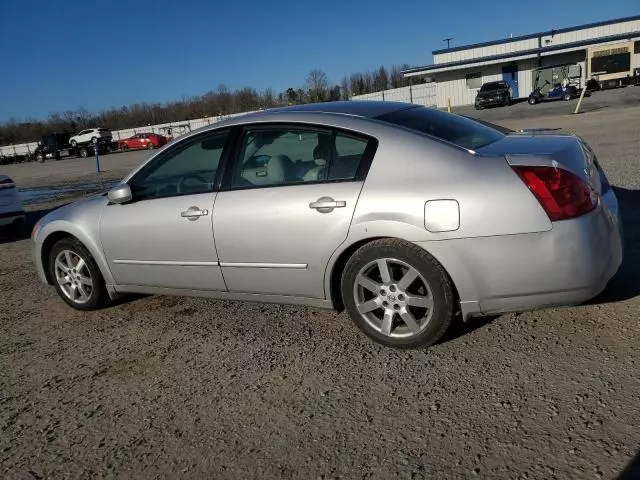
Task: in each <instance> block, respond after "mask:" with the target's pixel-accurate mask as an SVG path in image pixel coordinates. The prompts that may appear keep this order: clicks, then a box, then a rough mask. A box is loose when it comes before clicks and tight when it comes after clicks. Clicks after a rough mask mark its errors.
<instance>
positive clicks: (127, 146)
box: [120, 143, 129, 152]
mask: <svg viewBox="0 0 640 480" xmlns="http://www.w3.org/2000/svg"><path fill="white" fill-rule="evenodd" d="M120 150H121V151H123V152H126V151H127V150H129V145H127V144H126V143H122V144H120Z"/></svg>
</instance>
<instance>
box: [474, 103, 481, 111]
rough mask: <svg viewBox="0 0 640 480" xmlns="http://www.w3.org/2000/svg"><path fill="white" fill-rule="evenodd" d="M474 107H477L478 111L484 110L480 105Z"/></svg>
mask: <svg viewBox="0 0 640 480" xmlns="http://www.w3.org/2000/svg"><path fill="white" fill-rule="evenodd" d="M474 107H475V109H476V110H482V107H481V106H480V105H478V104H476V105H474Z"/></svg>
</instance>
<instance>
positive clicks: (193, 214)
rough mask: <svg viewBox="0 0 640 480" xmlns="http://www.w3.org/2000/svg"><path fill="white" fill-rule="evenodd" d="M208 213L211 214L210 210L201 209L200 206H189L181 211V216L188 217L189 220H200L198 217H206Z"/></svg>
mask: <svg viewBox="0 0 640 480" xmlns="http://www.w3.org/2000/svg"><path fill="white" fill-rule="evenodd" d="M206 215H209V210H206V209H205V210H201V209H200V207H196V206H193V207H189V208H187V209H186V210H185V211H184V212H180V216H181V217H182V218H186V219H187V220H191V221H194V220H198V218H200V217H204V216H206Z"/></svg>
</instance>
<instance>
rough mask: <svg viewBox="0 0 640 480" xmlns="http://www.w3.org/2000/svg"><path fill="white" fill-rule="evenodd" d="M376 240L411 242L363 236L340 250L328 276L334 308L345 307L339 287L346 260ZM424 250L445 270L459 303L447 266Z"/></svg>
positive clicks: (339, 309)
mask: <svg viewBox="0 0 640 480" xmlns="http://www.w3.org/2000/svg"><path fill="white" fill-rule="evenodd" d="M376 240H397V241H399V242H406V243H409V244H410V243H413V242H410V241H408V240H404V239H402V238H396V237H371V238H365V239H362V240H359V241H357V242H354V243H353V244H351V245H349V246H348V247H347V248H345V249H344V250H343V251H342V252H340V254H339V255H338V258H337V259H336V261H335V262H334V263H333V266H332V268H331V277H330V283H329V295H330V297H329V298H330V299H331V302H332V303H333V307H334V308H335V309H336V310H338V311H342V310H344V308H345V307H344V301H343V299H342V288H341V287H342V274H343V273H344V269H345V267H346V265H347V262H348V261H349V259H350V258H351V257H352V256H353V255H354V254H355V253H356V252H357V251H358V250H359V249H360V248H362V247H363V246H365V245H366V244H368V243H371V242H374V241H376ZM419 248H422V247H419ZM425 251H426V252H427V253H428V254H429V255H431V256H432V257H433V258H434V260H435V261H436V262H437V263H438V264H439V265H440V267H442V270H443V271H444V272H445V274H446V275H447V277H448V279H449V282H450V283H451V287H452V289H453V295H454V302H455V305H459V304H460V294H459V293H458V288H457V286H456V283H455V282H454V281H453V278H452V277H451V274H450V273H449V272H448V271H447V268H446V267H445V266H444V265H443V264H442V262H441V261H440V260H438V258H437V257H436V256H435V255H433V254H432V253H431V252H429V251H428V250H426V249H425Z"/></svg>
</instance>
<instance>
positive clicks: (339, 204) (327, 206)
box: [309, 197, 347, 213]
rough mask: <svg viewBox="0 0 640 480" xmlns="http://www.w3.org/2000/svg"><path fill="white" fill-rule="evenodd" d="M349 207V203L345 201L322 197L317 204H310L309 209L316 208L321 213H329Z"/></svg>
mask: <svg viewBox="0 0 640 480" xmlns="http://www.w3.org/2000/svg"><path fill="white" fill-rule="evenodd" d="M346 206H347V202H345V201H344V200H334V199H333V198H331V197H321V198H319V199H318V200H316V201H315V202H311V203H310V204H309V208H314V209H316V210H318V211H319V212H320V213H329V212H330V211H332V210H333V209H334V208H344V207H346Z"/></svg>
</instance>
